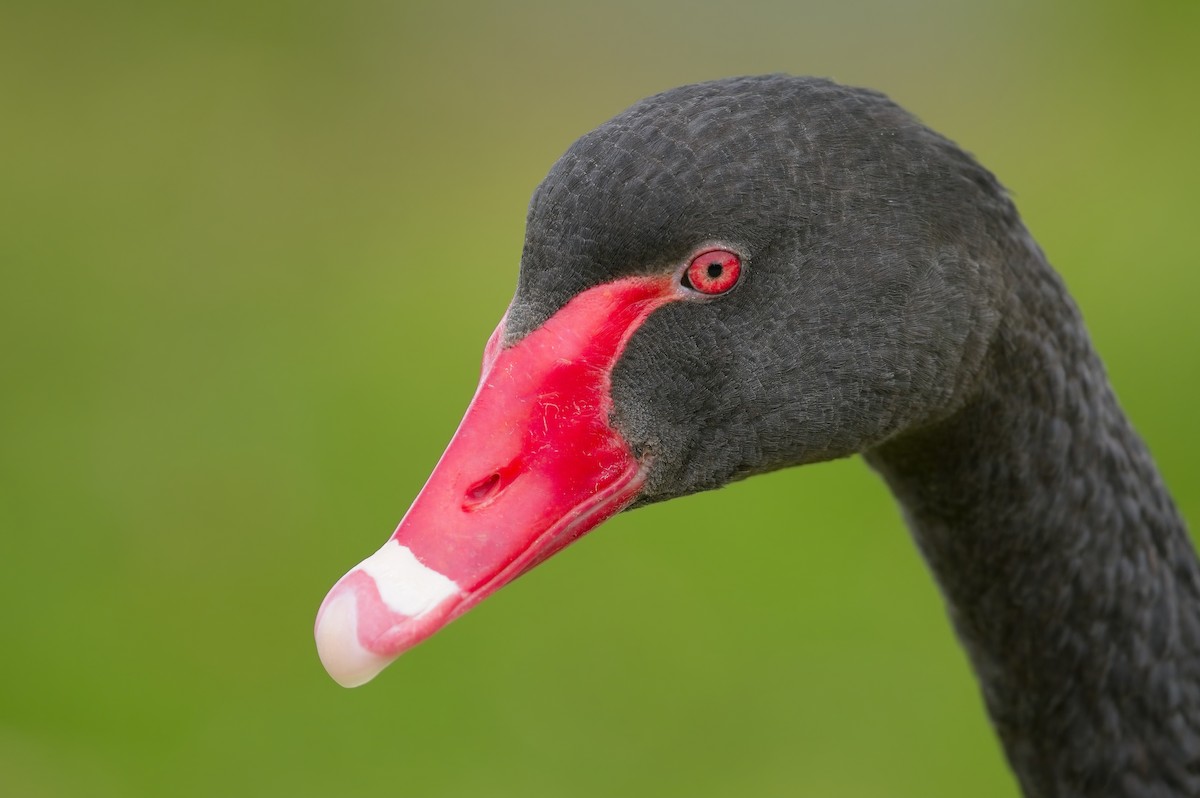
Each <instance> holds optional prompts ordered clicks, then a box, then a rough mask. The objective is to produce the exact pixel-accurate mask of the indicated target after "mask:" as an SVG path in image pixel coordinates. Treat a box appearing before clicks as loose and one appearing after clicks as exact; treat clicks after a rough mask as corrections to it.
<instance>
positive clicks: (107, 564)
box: [0, 0, 1200, 798]
mask: <svg viewBox="0 0 1200 798" xmlns="http://www.w3.org/2000/svg"><path fill="white" fill-rule="evenodd" d="M10 5H11V4H10ZM1198 17H1200V13H1198V10H1197V7H1196V6H1195V4H1179V3H1169V2H1165V1H1164V2H1158V3H1146V4H1140V5H1138V6H1137V7H1136V9H1135V8H1134V7H1132V6H1128V7H1127V6H1126V4H1120V3H1116V2H1107V3H1098V4H1097V3H1089V4H1086V5H1085V4H1082V3H1078V2H1054V3H1039V4H1034V3H1024V4H1021V3H1017V4H1011V3H999V2H979V3H974V4H951V3H945V2H920V3H913V4H905V5H904V6H903V7H899V6H896V5H893V4H888V3H884V2H882V0H880V1H879V2H868V3H856V4H836V3H832V2H823V3H815V4H784V3H768V2H752V3H748V4H741V5H739V6H738V9H737V10H736V11H735V10H732V6H730V5H729V4H724V3H715V2H701V3H691V4H682V3H666V2H662V3H653V4H638V3H633V2H629V1H628V0H622V1H621V2H616V3H613V4H608V5H606V6H604V7H598V6H597V7H589V6H583V5H576V4H562V3H551V2H548V0H547V2H538V3H523V4H506V5H500V4H481V3H479V4H474V5H470V4H467V5H464V4H451V5H438V4H434V3H403V4H388V3H381V2H349V3H341V4H335V3H318V2H295V3H257V4H242V3H233V2H215V3H207V4H193V3H178V4H158V3H132V2H127V3H111V4H105V5H103V6H99V5H90V4H83V3H79V4H60V3H46V4H38V5H32V4H26V5H25V7H23V8H13V7H5V8H3V9H0V108H2V109H3V119H2V121H0V213H2V215H3V216H2V218H3V220H4V221H3V223H0V264H3V269H4V281H3V286H4V287H3V290H2V291H0V335H2V336H3V341H4V345H3V364H4V376H3V382H2V383H0V384H2V388H0V434H2V436H3V437H2V440H3V445H2V447H0V478H2V479H3V484H4V486H5V487H4V489H3V490H2V491H0V530H2V534H0V601H2V602H3V606H4V607H6V610H5V611H4V614H3V617H4V621H5V635H4V641H5V645H4V656H3V657H0V793H2V794H4V795H13V796H30V797H31V798H35V797H39V796H76V795H80V796H82V795H86V796H123V795H161V794H172V795H179V796H192V795H195V796H208V795H235V796H236V795H247V796H249V795H253V796H271V795H289V796H304V795H317V794H360V793H368V792H371V793H375V792H379V791H384V790H386V791H392V792H395V793H398V794H405V795H419V796H431V797H434V796H463V795H486V796H508V795H512V796H538V795H547V796H561V795H572V796H590V795H596V796H601V795H613V794H618V793H619V794H627V795H649V794H654V795H668V796H669V795H687V796H704V795H713V796H719V795H729V794H752V795H764V796H770V795H793V794H796V793H797V792H799V793H802V794H813V795H825V794H829V795H838V796H848V797H849V798H853V796H868V795H869V796H897V797H899V796H923V797H927V796H928V797H933V796H939V795H963V794H969V795H973V796H980V798H987V797H988V796H1012V795H1015V794H1016V790H1015V786H1014V784H1013V782H1012V779H1011V777H1010V776H1009V775H1008V774H1007V772H1006V770H1005V767H1004V764H1003V761H1002V757H1001V754H1000V753H999V750H998V747H997V745H996V744H995V742H994V741H993V739H992V736H991V732H990V730H989V729H988V726H987V723H986V720H985V718H984V715H983V712H982V708H981V706H980V702H979V699H978V697H977V693H976V690H975V687H974V684H973V682H972V680H971V677H970V674H969V671H968V669H967V667H966V664H965V662H964V659H963V657H962V655H961V653H960V652H959V651H958V648H957V646H956V644H955V642H954V640H953V638H952V635H951V633H950V631H949V628H948V625H947V624H946V622H945V620H944V615H943V611H942V609H941V604H940V599H939V597H938V595H937V593H936V590H935V588H934V587H933V585H932V582H931V581H930V579H929V578H928V576H927V574H926V573H925V572H924V569H923V566H922V564H921V563H920V561H919V559H918V557H917V556H916V554H915V552H914V551H913V549H912V546H911V544H910V543H909V541H908V540H907V536H906V533H905V531H904V530H903V527H902V525H901V523H900V520H899V517H898V514H897V512H896V510H895V509H894V507H893V506H892V504H891V501H890V498H889V497H888V496H887V494H886V492H885V491H884V490H883V488H882V486H881V485H880V484H878V482H877V480H876V479H875V478H874V477H873V476H872V475H871V474H870V473H869V472H868V471H867V470H866V468H865V467H864V466H862V464H861V463H859V462H857V461H848V462H841V463H834V464H828V465H824V466H819V467H812V468H808V469H804V470H802V471H792V472H782V473H778V474H773V475H770V476H767V477H761V478H758V479H755V480H751V481H749V482H746V483H742V484H739V485H735V486H733V487H731V488H729V489H727V490H724V491H720V492H718V493H715V494H707V495H701V496H695V497H691V498H688V499H685V500H679V501H676V502H672V503H669V504H667V505H663V506H655V507H651V508H646V509H644V510H639V511H638V512H636V513H633V514H629V515H626V516H622V517H620V518H617V519H615V520H614V521H613V522H611V523H609V524H608V525H607V526H606V527H604V528H603V529H602V530H601V531H598V532H597V533H596V534H594V535H593V536H591V537H590V538H588V539H587V540H586V541H584V542H583V543H581V544H580V545H578V546H577V547H575V548H573V549H571V550H569V551H567V552H565V553H564V554H563V555H561V556H560V557H558V558H556V559H555V561H554V562H553V563H551V564H549V565H547V566H546V567H544V568H542V569H539V570H537V571H535V572H534V573H533V574H531V575H529V576H527V577H526V578H524V579H522V580H520V581H519V582H517V583H516V584H514V585H512V586H511V587H509V588H506V589H505V590H504V591H503V592H502V593H501V594H499V595H498V596H496V597H495V598H493V599H492V600H490V601H488V602H486V603H485V604H484V605H483V606H481V607H480V608H478V609H477V610H475V611H473V612H472V613H471V614H470V615H469V616H467V617H466V618H464V619H463V620H462V621H460V622H458V623H456V624H454V625H452V626H451V627H450V628H448V629H446V630H445V631H444V632H442V633H441V634H439V636H438V637H437V638H435V640H433V641H431V642H430V643H428V644H427V645H425V646H422V647H421V648H420V649H418V650H417V651H415V652H413V653H411V654H410V655H408V656H406V657H405V658H403V659H402V660H401V661H400V662H398V663H397V664H396V665H394V666H393V667H392V668H391V669H390V670H389V671H388V672H387V673H386V674H385V675H384V676H383V677H381V678H380V679H379V680H378V681H377V682H376V683H373V684H372V685H370V686H368V687H366V688H363V689H361V690H357V691H352V692H347V691H343V690H341V689H340V688H337V687H336V686H334V685H333V684H332V683H331V682H330V681H329V680H328V678H327V677H326V676H325V674H324V672H323V671H322V670H321V668H320V665H319V663H318V662H317V659H316V656H315V652H314V649H313V645H312V640H311V624H312V619H313V614H314V612H315V609H316V606H317V604H318V603H319V601H320V600H321V598H322V596H323V595H324V592H325V590H326V589H327V588H328V587H329V586H330V585H331V584H332V583H333V581H334V580H336V579H337V578H338V577H339V576H340V575H341V574H342V573H343V572H344V571H345V569H346V568H347V567H349V566H351V565H352V564H353V563H354V562H356V561H357V560H358V559H359V558H361V557H362V556H363V555H365V554H366V553H368V552H370V551H372V550H373V549H374V548H375V547H376V546H378V545H379V544H380V543H381V542H382V541H383V540H384V539H385V538H386V536H387V534H388V533H389V532H390V531H391V529H392V527H393V525H394V523H395V521H396V520H397V519H398V518H399V516H400V514H401V513H402V512H403V510H404V508H405V506H407V503H408V502H409V501H410V500H411V498H412V496H413V495H414V494H415V492H416V491H417V490H418V489H419V487H420V485H421V484H422V482H423V481H424V478H425V476H426V475H427V473H428V470H429V468H430V467H431V466H432V464H433V463H434V462H435V460H436V458H437V456H438V454H439V453H440V451H441V449H442V447H443V445H444V444H445V442H446V440H447V439H448V437H449V435H450V433H451V432H452V431H453V429H454V426H455V425H456V423H457V421H458V418H459V415H460V413H461V410H462V408H463V407H464V406H465V404H466V400H467V399H468V397H469V395H470V392H471V390H472V388H473V384H474V380H475V372H476V368H477V363H478V358H479V354H480V351H481V349H482V344H483V342H484V340H485V338H486V336H487V334H488V333H489V332H490V330H491V329H492V327H493V325H494V324H495V321H496V319H497V318H498V317H499V315H500V313H501V312H502V311H503V308H504V306H505V305H506V304H507V301H508V298H509V296H510V295H511V291H512V287H513V284H514V280H515V273H516V264H517V259H518V256H519V252H520V245H521V237H522V225H523V220H524V209H525V204H526V202H527V200H528V196H529V193H530V191H531V190H532V189H533V187H534V186H535V185H536V183H537V182H538V181H539V180H540V179H541V177H542V175H543V174H544V172H545V170H546V169H547V168H548V167H549V165H550V164H551V163H552V162H553V161H554V159H555V158H556V157H557V156H558V155H559V154H560V153H561V152H562V150H563V149H564V148H565V147H566V146H567V145H568V144H569V143H570V141H571V140H573V139H574V138H575V137H576V136H578V135H580V134H582V133H584V132H586V131H587V130H589V129H590V128H592V127H594V126H595V125H596V124H598V123H600V122H602V121H603V120H604V119H606V118H607V117H609V116H611V115H612V114H613V113H616V112H617V111H619V110H620V109H622V108H623V107H625V106H626V105H628V104H629V103H630V102H632V101H634V100H636V99H638V98H639V97H641V96H644V95H646V94H649V93H651V92H654V91H657V90H661V89H664V88H667V87H669V86H672V85H676V84H679V83H684V82H690V81H694V80H701V79H706V78H712V77H718V76H722V75H729V74H740V73H753V72H768V71H787V72H793V73H801V74H804V73H807V74H818V75H829V76H832V77H835V78H837V79H840V80H843V81H845V82H849V83H857V84H862V85H871V86H874V87H876V88H880V89H883V90H885V91H888V92H889V93H890V94H892V96H893V97H894V98H895V99H897V100H898V101H900V102H901V103H903V104H904V105H906V106H907V107H909V108H910V109H911V110H913V111H915V112H916V113H917V114H918V115H920V116H921V117H922V118H923V119H924V120H925V121H927V122H928V123H929V124H930V125H932V126H933V127H935V128H937V129H939V130H940V131H942V132H944V133H946V134H947V135H949V136H951V137H952V138H954V139H956V140H958V141H959V142H960V143H961V144H963V146H965V147H966V148H968V149H969V150H971V151H973V152H974V153H976V154H977V155H978V156H979V157H980V158H981V160H982V161H983V162H984V163H985V164H987V165H988V166H989V167H990V168H992V169H993V170H994V171H995V172H996V173H997V174H998V175H999V176H1000V178H1001V179H1002V180H1003V181H1004V182H1005V183H1006V185H1008V186H1009V187H1010V188H1012V189H1013V190H1014V191H1015V193H1016V194H1017V199H1018V203H1019V205H1020V207H1021V209H1022V212H1023V214H1024V216H1025V218H1026V221H1027V222H1028V223H1029V225H1030V227H1031V228H1032V230H1033V231H1034V234H1035V235H1036V236H1037V237H1038V239H1039V241H1040V242H1041V243H1042V245H1043V247H1044V248H1045V249H1046V250H1047V252H1048V254H1049V255H1050V258H1051V260H1052V261H1053V262H1054V263H1055V264H1056V266H1057V267H1058V268H1059V269H1060V270H1061V271H1062V272H1063V273H1064V275H1065V276H1066V278H1067V281H1068V283H1069V284H1070V285H1071V287H1072V289H1073V291H1074V293H1075V295H1076V297H1077V299H1078V300H1079V302H1080V304H1081V305H1082V307H1083V309H1084V313H1085V315H1086V316H1087V318H1088V320H1089V322H1090V324H1091V327H1092V331H1093V334H1094V337H1095V339H1096V341H1097V343H1098V345H1099V347H1100V349H1101V351H1102V352H1103V353H1104V355H1105V357H1106V361H1107V363H1108V366H1109V369H1110V373H1111V376H1112V379H1113V382H1114V383H1115V385H1116V386H1117V389H1118V392H1119V394H1120V395H1121V397H1122V399H1123V401H1124V403H1125V405H1126V407H1127V409H1128V410H1129V411H1130V413H1131V415H1132V416H1133V418H1134V420H1135V422H1136V423H1137V424H1138V426H1139V428H1140V429H1141V431H1142V433H1143V434H1144V436H1145V437H1146V438H1147V440H1148V441H1149V443H1150V445H1151V448H1152V449H1153V450H1154V452H1155V453H1156V455H1157V457H1158V460H1159V463H1160V465H1161V466H1162V468H1163V471H1164V473H1165V475H1166V478H1167V481H1168V483H1169V484H1170V485H1171V486H1172V488H1173V490H1174V492H1175V496H1176V499H1177V501H1178V503H1179V504H1180V506H1181V508H1182V509H1183V511H1184V514H1185V515H1186V516H1187V517H1189V518H1191V519H1192V520H1193V522H1195V519H1197V518H1200V480H1198V478H1197V477H1198V475H1200V466H1198V461H1197V458H1196V454H1195V443H1196V440H1197V429H1196V425H1195V421H1194V418H1195V413H1194V409H1193V405H1194V397H1195V395H1196V393H1197V390H1198V389H1200V359H1198V358H1197V352H1200V322H1197V321H1196V316H1195V313H1194V310H1193V305H1194V302H1195V299H1194V297H1195V296H1196V295H1197V293H1198V289H1200V276H1198V273H1197V272H1198V270H1197V269H1196V265H1197V257H1196V252H1197V251H1198V250H1200V246H1198V245H1200V228H1198V227H1197V226H1196V225H1195V222H1194V217H1195V215H1196V212H1197V210H1198V208H1200V206H1198V204H1197V200H1196V197H1195V193H1194V186H1195V185H1196V184H1197V182H1198V178H1200V156H1198V155H1197V150H1196V147H1195V140H1196V136H1197V130H1198V129H1200V111H1198V110H1197V106H1196V104H1195V103H1194V94H1195V83H1196V79H1197V77H1198V73H1200V56H1198V55H1197V51H1196V49H1195V47H1194V36H1195V31H1196V30H1197V29H1198V28H1197V23H1200V19H1198ZM731 535H732V536H731ZM731 540H733V541H736V547H735V549H734V550H733V551H730V550H729V544H730V541H731ZM731 561H733V562H732V563H731Z"/></svg>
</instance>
